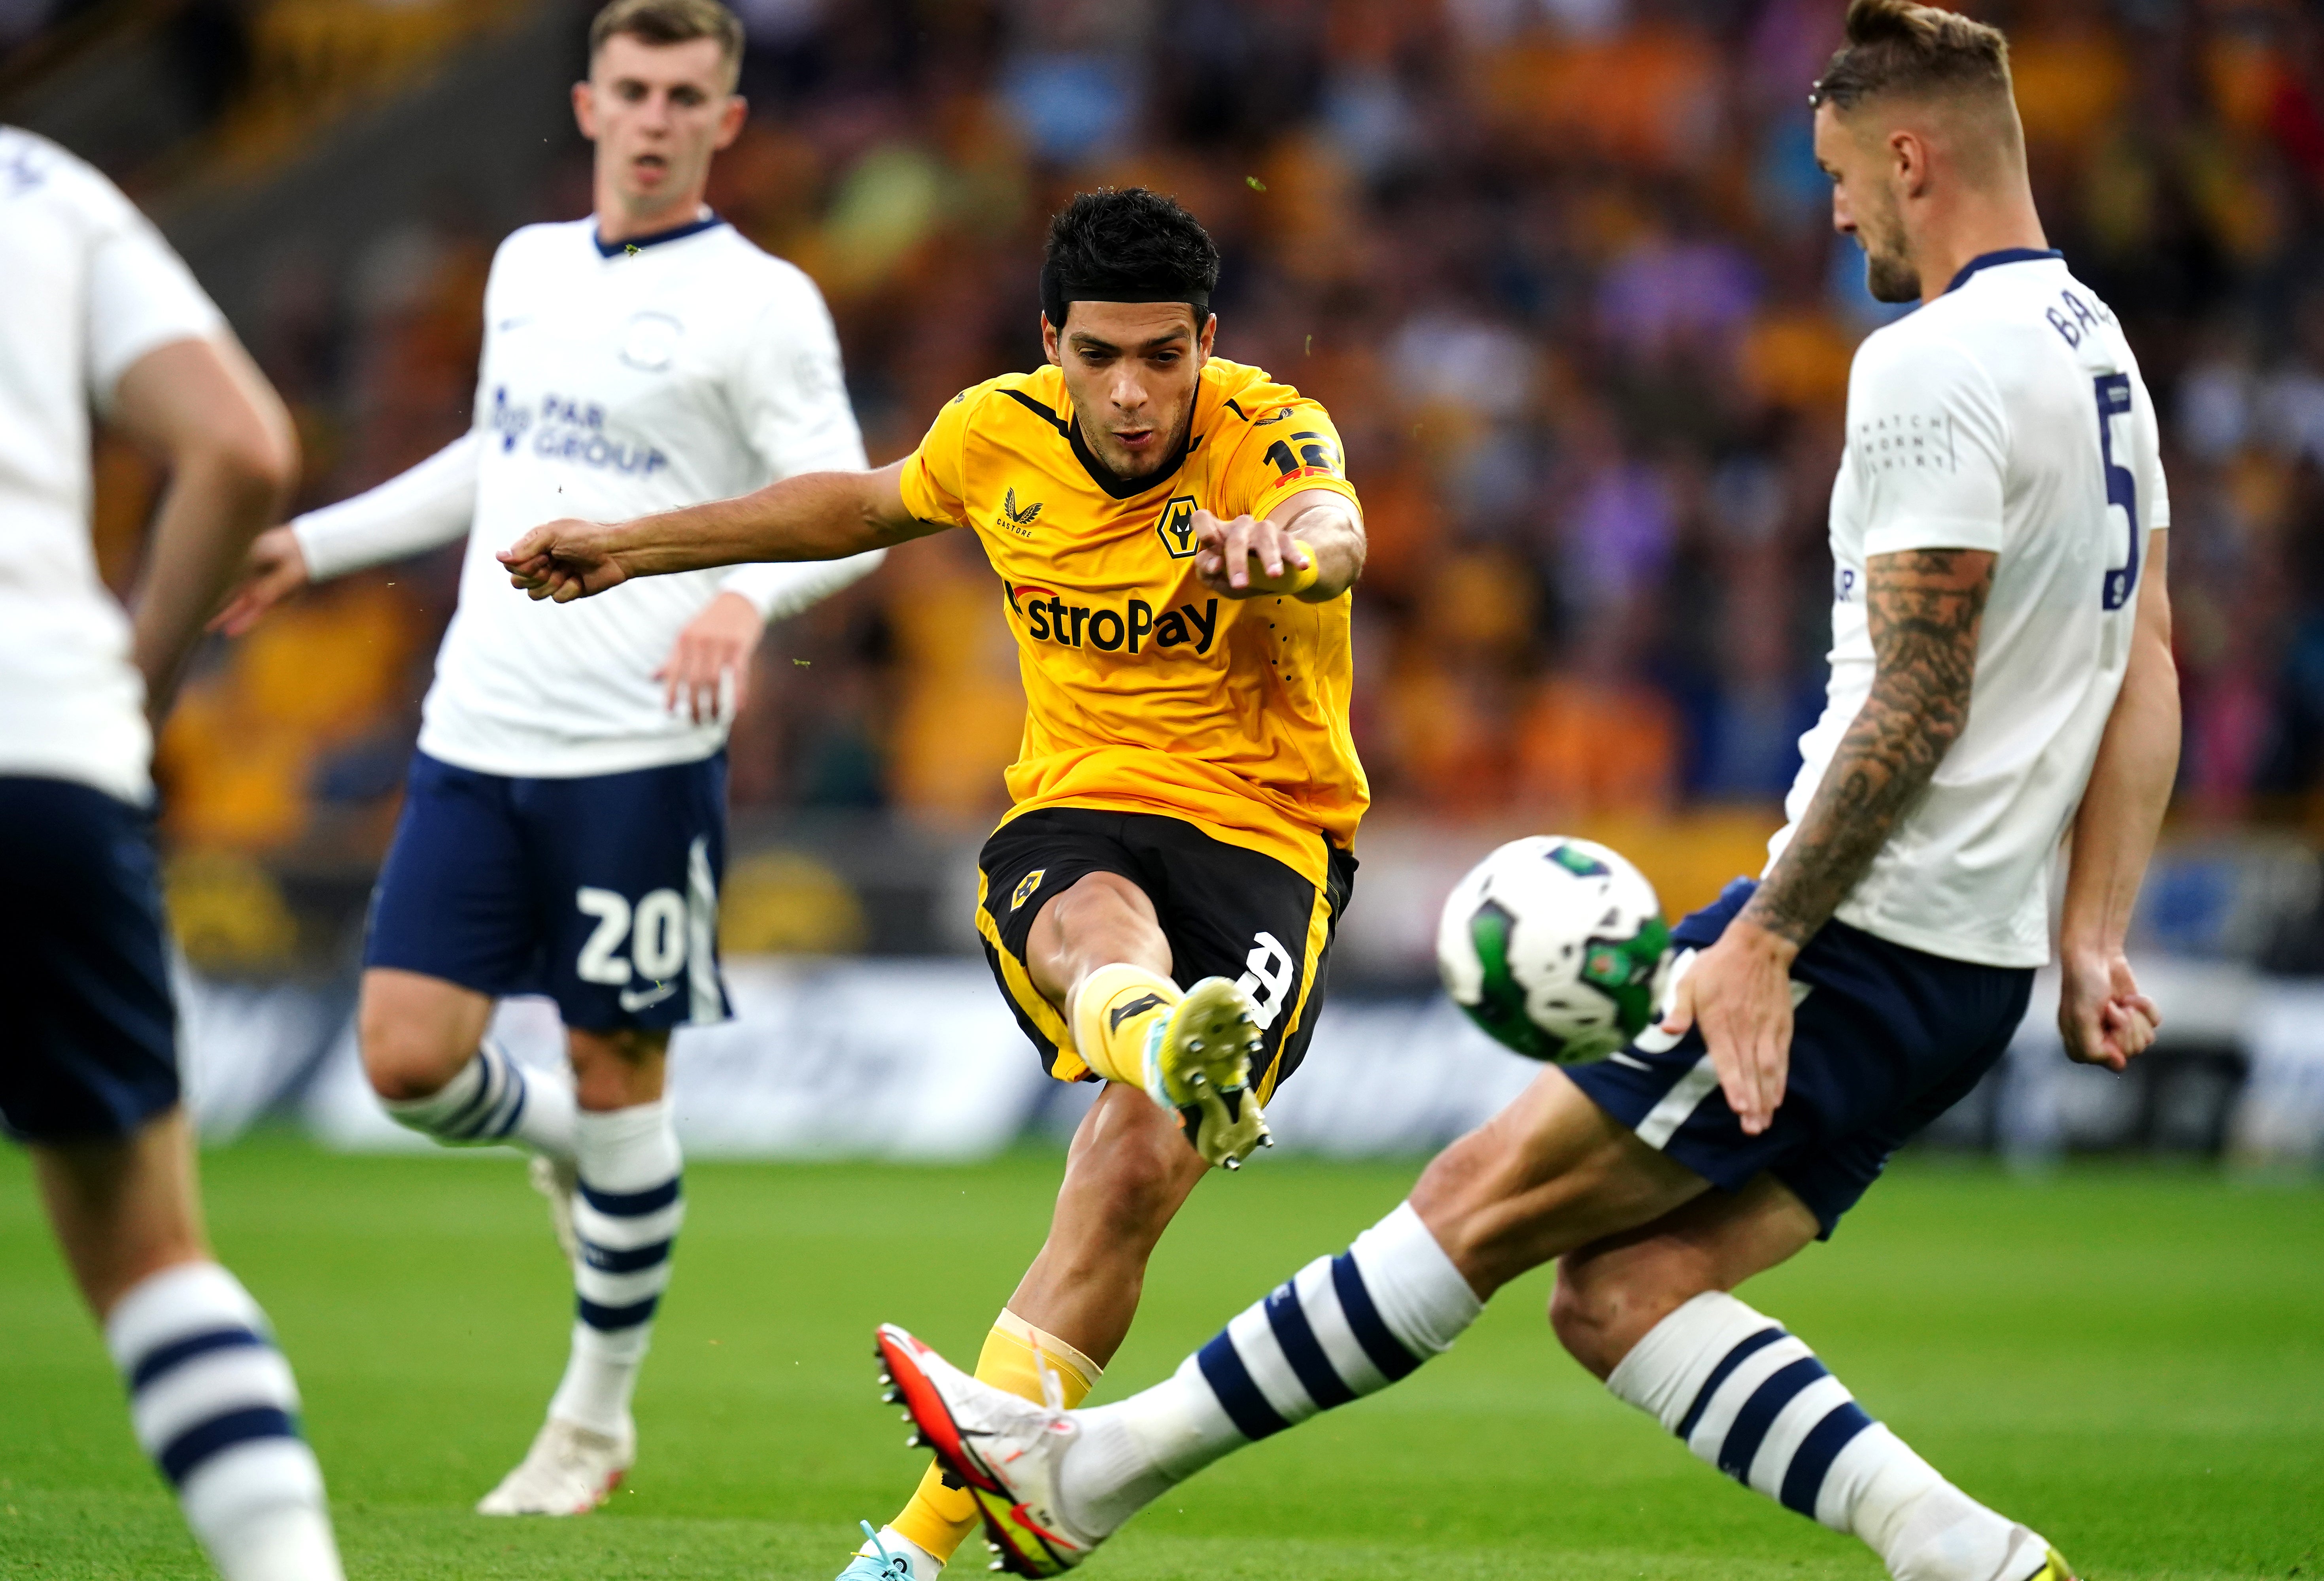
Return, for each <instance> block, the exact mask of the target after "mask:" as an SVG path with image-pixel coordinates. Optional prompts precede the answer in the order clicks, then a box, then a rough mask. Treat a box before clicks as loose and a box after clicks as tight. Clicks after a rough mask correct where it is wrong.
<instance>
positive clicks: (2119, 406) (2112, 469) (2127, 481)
mask: <svg viewBox="0 0 2324 1581" xmlns="http://www.w3.org/2000/svg"><path fill="white" fill-rule="evenodd" d="M2096 382H2097V384H2098V458H2099V460H2100V461H2101V462H2102V463H2103V464H2104V469H2105V472H2106V491H2107V504H2109V505H2119V506H2121V507H2122V514H2123V519H2125V520H2126V521H2128V522H2129V523H2130V555H2129V557H2128V558H2127V559H2126V560H2124V562H2123V563H2122V566H2121V569H2119V570H2115V571H2109V572H2107V574H2106V585H2105V589H2104V591H2103V592H2102V593H2100V595H2099V598H2098V603H2099V606H2100V607H2101V608H2103V609H2109V610H2118V609H2120V608H2122V606H2123V605H2125V604H2126V603H2128V602H2130V595H2131V594H2132V593H2135V592H2136V591H2137V590H2138V480H2137V479H2136V478H2134V477H2133V476H2131V473H2130V468H2128V467H2126V466H2124V465H2122V464H2120V463H2118V462H2116V460H2115V458H2114V419H2115V418H2121V417H2128V416H2129V415H2130V375H2129V374H2127V373H2101V374H2099V375H2098V379H2097V381H2096Z"/></svg>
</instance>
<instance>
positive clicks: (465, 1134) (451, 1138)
mask: <svg viewBox="0 0 2324 1581" xmlns="http://www.w3.org/2000/svg"><path fill="white" fill-rule="evenodd" d="M531 1087H532V1082H531V1079H530V1078H529V1077H528V1076H527V1075H526V1073H525V1069H524V1067H523V1066H522V1065H521V1064H519V1063H518V1062H516V1061H515V1060H513V1059H512V1058H510V1057H509V1054H508V1052H507V1051H506V1050H504V1049H503V1048H502V1047H501V1046H500V1045H499V1044H497V1043H494V1042H493V1040H492V1039H490V1038H486V1039H485V1040H484V1042H483V1043H480V1044H479V1045H477V1048H476V1053H475V1058H474V1059H472V1060H470V1061H469V1062H467V1064H466V1065H465V1066H463V1067H462V1068H461V1070H460V1073H459V1074H458V1075H457V1076H455V1077H453V1078H452V1080H449V1081H447V1082H446V1083H445V1084H444V1087H443V1089H442V1090H441V1091H438V1092H434V1093H431V1094H429V1096H428V1097H426V1098H411V1099H408V1100H389V1101H388V1102H386V1103H384V1104H383V1106H382V1107H383V1108H385V1109H386V1110H387V1112H388V1115H389V1116H390V1117H392V1119H394V1120H395V1121H396V1123H397V1124H399V1125H403V1126H410V1127H411V1129H413V1130H415V1131H419V1132H421V1133H422V1134H424V1135H429V1136H433V1137H434V1138H436V1140H437V1141H438V1142H504V1141H507V1140H510V1139H511V1138H512V1136H513V1135H514V1134H515V1133H516V1131H517V1128H518V1126H520V1125H521V1124H522V1123H523V1121H524V1117H525V1110H526V1108H527V1107H528V1106H529V1105H530V1102H531V1100H532V1093H531Z"/></svg>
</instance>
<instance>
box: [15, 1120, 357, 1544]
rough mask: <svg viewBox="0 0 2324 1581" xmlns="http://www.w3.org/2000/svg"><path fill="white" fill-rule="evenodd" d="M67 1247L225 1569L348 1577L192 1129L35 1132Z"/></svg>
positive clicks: (146, 1419)
mask: <svg viewBox="0 0 2324 1581" xmlns="http://www.w3.org/2000/svg"><path fill="white" fill-rule="evenodd" d="M31 1152H32V1166H33V1171H34V1172H35V1174H36V1175H37V1176H38V1178H39V1181H40V1185H41V1196H42V1200H43V1201H44V1202H45V1203H46V1205H47V1207H48V1210H49V1218H50V1221H51V1223H52V1224H54V1225H55V1227H56V1231H57V1240H58V1243H59V1244H60V1245H61V1246H62V1248H63V1250H64V1255H65V1262H66V1264H67V1265H68V1266H69V1268H71V1270H72V1274H73V1281H74V1282H75V1283H76V1284H78V1286H79V1287H80V1292H81V1295H82V1297H83V1298H84V1299H85V1300H86V1301H88V1305H89V1310H91V1311H93V1312H95V1313H96V1314H97V1319H98V1320H99V1321H100V1322H101V1323H102V1324H103V1325H104V1326H105V1330H106V1347H107V1348H108V1349H110V1350H111V1351H112V1353H113V1356H114V1361H115V1365H118V1366H119V1367H120V1368H121V1370H122V1372H123V1374H124V1377H125V1378H126V1379H127V1380H128V1382H129V1385H130V1392H131V1396H132V1399H133V1402H134V1412H133V1420H134V1421H135V1423H136V1426H137V1429H138V1439H139V1441H140V1442H141V1444H143V1447H144V1448H145V1450H146V1452H147V1453H148V1454H150V1455H152V1457H154V1458H155V1459H156V1460H157V1461H158V1462H159V1463H160V1464H161V1467H162V1469H163V1470H164V1472H165V1473H166V1474H167V1475H169V1476H170V1477H171V1481H172V1482H174V1483H175V1484H177V1486H178V1493H179V1498H180V1503H181V1504H182V1505H183V1506H184V1509H185V1512H186V1519H187V1521H188V1523H189V1524H190V1525H191V1526H192V1527H193V1529H194V1532H195V1535H197V1536H198V1537H199V1538H200V1539H201V1540H202V1543H203V1546H204V1547H205V1548H207V1549H208V1550H209V1552H210V1555H211V1558H213V1559H214V1560H216V1562H217V1567H218V1568H219V1570H220V1571H221V1572H223V1573H224V1574H225V1576H226V1577H227V1581H337V1576H338V1575H339V1559H338V1552H337V1547H336V1546H335V1544H334V1542H333V1540H332V1537H331V1524H330V1518H329V1516H328V1514H327V1512H326V1511H325V1509H324V1504H323V1477H322V1472H321V1471H320V1470H319V1469H318V1467H317V1466H316V1464H315V1457H314V1455H313V1453H312V1452H311V1451H309V1449H308V1448H307V1446H306V1444H305V1442H304V1441H303V1440H302V1439H300V1437H299V1435H298V1429H297V1425H296V1422H297V1416H298V1408H299V1394H298V1388H297V1385H296V1384H295V1383H293V1382H292V1380H291V1370H290V1368H289V1366H288V1365H286V1364H285V1363H284V1362H283V1361H282V1359H281V1356H279V1355H277V1354H276V1352H275V1350H274V1347H273V1343H272V1337H271V1336H270V1335H269V1332H268V1328H267V1324H266V1321H265V1317H264V1314H263V1313H262V1312H260V1310H259V1309H258V1306H257V1303H255V1302H254V1301H252V1300H251V1299H250V1296H249V1294H248V1293H247V1292H246V1291H244V1290H243V1288H242V1286H241V1285H240V1284H239V1283H237V1282H235V1278H234V1276H233V1275H232V1274H230V1273H227V1272H226V1270H225V1269H224V1268H221V1267H219V1266H218V1265H217V1263H215V1262H213V1261H212V1260H211V1258H210V1252H209V1244H208V1237H207V1236H205V1235H204V1234H203V1230H202V1218H201V1200H200V1195H199V1192H198V1190H197V1188H196V1186H195V1183H194V1162H193V1159H194V1149H193V1132H192V1127H191V1126H189V1125H188V1123H187V1120H186V1116H185V1111H184V1110H183V1109H181V1108H173V1109H171V1110H170V1111H169V1112H167V1113H166V1114H163V1115H161V1116H160V1117H156V1118H155V1119H153V1120H152V1121H149V1122H148V1123H147V1124H146V1125H145V1126H143V1128H142V1129H140V1130H139V1131H137V1132H135V1133H134V1135H130V1136H127V1137H124V1138H121V1139H118V1140H113V1139H108V1140H105V1141H92V1142H80V1143H35V1144H32V1149H31Z"/></svg>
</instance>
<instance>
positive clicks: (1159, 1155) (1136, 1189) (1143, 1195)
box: [1068, 1131, 1193, 1248]
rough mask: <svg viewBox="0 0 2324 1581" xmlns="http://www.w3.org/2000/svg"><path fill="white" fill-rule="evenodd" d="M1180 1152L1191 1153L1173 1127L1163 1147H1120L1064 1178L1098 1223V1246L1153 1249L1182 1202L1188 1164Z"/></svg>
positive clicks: (1163, 1140) (1164, 1140)
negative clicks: (1074, 1176) (1072, 1176)
mask: <svg viewBox="0 0 2324 1581" xmlns="http://www.w3.org/2000/svg"><path fill="white" fill-rule="evenodd" d="M1174 1150H1175V1151H1174ZM1179 1154H1187V1156H1189V1157H1191V1156H1193V1154H1192V1150H1191V1149H1189V1148H1188V1147H1187V1146H1186V1144H1185V1141H1184V1140H1183V1139H1182V1138H1180V1137H1179V1136H1177V1135H1176V1134H1175V1131H1174V1132H1173V1134H1172V1135H1168V1136H1167V1137H1165V1138H1163V1139H1162V1144H1161V1145H1157V1146H1126V1147H1121V1148H1118V1149H1116V1150H1114V1151H1112V1152H1111V1153H1110V1154H1107V1155H1106V1156H1105V1157H1104V1158H1103V1159H1102V1160H1096V1161H1093V1163H1095V1165H1096V1167H1094V1168H1091V1169H1087V1170H1084V1171H1081V1172H1078V1173H1079V1174H1080V1175H1081V1177H1082V1178H1081V1179H1079V1180H1077V1181H1070V1182H1068V1190H1075V1191H1077V1192H1079V1193H1082V1195H1083V1206H1084V1208H1085V1209H1089V1210H1091V1212H1092V1217H1093V1218H1094V1219H1095V1220H1096V1221H1097V1229H1098V1236H1099V1239H1100V1242H1101V1244H1102V1245H1106V1246H1109V1247H1115V1248H1130V1247H1135V1246H1140V1245H1143V1246H1148V1247H1151V1246H1152V1245H1153V1244H1154V1243H1155V1242H1156V1241H1157V1240H1159V1239H1160V1238H1161V1236H1162V1232H1163V1230H1165V1229H1166V1228H1167V1227H1169V1223H1170V1220H1171V1218H1172V1217H1173V1216H1174V1215H1175V1214H1176V1212H1177V1210H1178V1205H1179V1204H1180V1203H1181V1202H1183V1201H1184V1200H1185V1195H1186V1186H1185V1172H1186V1164H1185V1159H1182V1158H1181V1157H1179V1156H1178V1155H1179Z"/></svg>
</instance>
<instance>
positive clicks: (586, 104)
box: [573, 78, 597, 142]
mask: <svg viewBox="0 0 2324 1581" xmlns="http://www.w3.org/2000/svg"><path fill="white" fill-rule="evenodd" d="M573 124H575V125H576V126H578V127H580V128H581V135H582V136H584V137H586V138H587V139H588V140H589V141H590V142H596V141H597V93H596V90H595V88H593V87H590V86H589V82H588V79H587V78H583V79H582V80H581V81H579V82H576V83H575V84H574V85H573Z"/></svg>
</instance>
